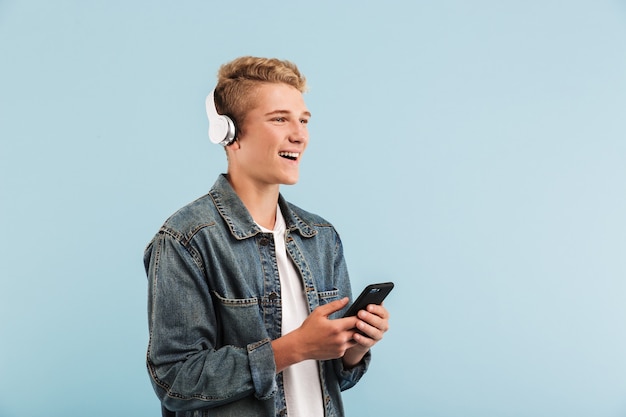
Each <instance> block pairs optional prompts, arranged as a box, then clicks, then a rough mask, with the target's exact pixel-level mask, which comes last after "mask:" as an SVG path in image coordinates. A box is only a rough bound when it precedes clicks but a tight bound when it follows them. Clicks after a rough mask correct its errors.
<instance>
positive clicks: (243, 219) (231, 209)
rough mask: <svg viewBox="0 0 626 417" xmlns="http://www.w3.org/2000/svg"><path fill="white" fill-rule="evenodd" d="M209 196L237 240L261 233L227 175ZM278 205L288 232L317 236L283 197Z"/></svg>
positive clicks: (218, 180)
mask: <svg viewBox="0 0 626 417" xmlns="http://www.w3.org/2000/svg"><path fill="white" fill-rule="evenodd" d="M209 195H210V196H211V198H212V199H213V203H214V204H215V207H216V208H217V210H218V211H219V213H220V215H221V216H222V218H223V219H224V221H225V222H226V224H227V225H228V228H229V229H230V232H231V234H232V235H233V236H234V237H235V238H236V239H238V240H242V239H247V238H249V237H252V236H254V235H256V234H258V233H261V229H260V228H259V227H258V226H257V224H256V223H255V222H254V219H252V216H251V215H250V212H249V211H248V209H246V207H245V206H244V204H243V202H242V201H241V199H240V198H239V196H238V195H237V193H235V190H233V187H232V186H231V185H230V183H229V182H228V179H227V178H226V174H221V175H220V176H219V177H218V178H217V181H215V184H213V188H211V190H210V191H209ZM278 205H279V206H280V211H281V213H282V214H283V217H284V218H285V225H286V228H287V230H289V231H297V232H298V233H299V234H300V235H301V236H302V237H313V236H314V235H315V234H317V231H316V230H315V229H314V228H313V227H312V226H311V225H310V224H308V223H307V222H305V221H304V220H303V219H302V218H301V217H299V216H298V215H297V214H296V213H294V212H293V210H292V209H291V207H290V204H289V203H288V202H287V201H286V200H285V199H284V198H283V196H282V195H279V196H278Z"/></svg>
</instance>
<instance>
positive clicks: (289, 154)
mask: <svg viewBox="0 0 626 417" xmlns="http://www.w3.org/2000/svg"><path fill="white" fill-rule="evenodd" d="M278 156H281V157H283V158H287V159H290V160H292V161H295V160H297V159H298V157H299V156H300V152H278Z"/></svg>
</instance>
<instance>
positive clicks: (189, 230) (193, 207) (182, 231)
mask: <svg viewBox="0 0 626 417" xmlns="http://www.w3.org/2000/svg"><path fill="white" fill-rule="evenodd" d="M215 218H216V210H215V205H214V204H213V200H212V199H211V197H210V196H209V195H208V194H207V195H204V196H202V197H200V198H198V199H196V200H194V201H192V202H191V203H189V204H187V205H185V206H183V207H182V208H180V209H179V210H177V211H176V212H175V213H174V214H172V215H171V216H170V217H169V218H168V219H167V220H166V221H165V223H163V226H161V230H160V232H166V233H168V234H171V235H173V236H174V237H178V238H179V239H182V238H183V237H187V238H191V237H192V236H193V235H194V234H195V233H196V232H197V231H198V230H200V229H203V228H205V227H207V226H212V225H215V223H216V222H215Z"/></svg>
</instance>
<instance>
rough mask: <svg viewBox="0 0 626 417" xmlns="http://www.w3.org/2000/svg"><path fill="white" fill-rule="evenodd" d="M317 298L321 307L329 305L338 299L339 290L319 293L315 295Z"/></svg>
mask: <svg viewBox="0 0 626 417" xmlns="http://www.w3.org/2000/svg"><path fill="white" fill-rule="evenodd" d="M317 298H318V301H319V303H320V305H321V306H322V305H324V304H328V303H331V302H333V301H335V300H338V299H339V290H338V289H337V288H333V289H332V290H330V291H319V292H318V293H317Z"/></svg>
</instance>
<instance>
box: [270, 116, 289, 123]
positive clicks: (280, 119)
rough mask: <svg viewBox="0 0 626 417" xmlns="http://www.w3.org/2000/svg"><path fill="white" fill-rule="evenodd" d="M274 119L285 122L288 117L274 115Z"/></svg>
mask: <svg viewBox="0 0 626 417" xmlns="http://www.w3.org/2000/svg"><path fill="white" fill-rule="evenodd" d="M272 120H274V121H275V122H278V123H284V122H286V121H287V118H286V117H283V116H277V117H274V119H272Z"/></svg>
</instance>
